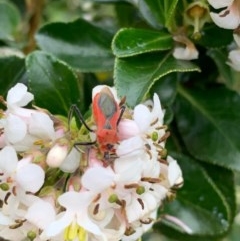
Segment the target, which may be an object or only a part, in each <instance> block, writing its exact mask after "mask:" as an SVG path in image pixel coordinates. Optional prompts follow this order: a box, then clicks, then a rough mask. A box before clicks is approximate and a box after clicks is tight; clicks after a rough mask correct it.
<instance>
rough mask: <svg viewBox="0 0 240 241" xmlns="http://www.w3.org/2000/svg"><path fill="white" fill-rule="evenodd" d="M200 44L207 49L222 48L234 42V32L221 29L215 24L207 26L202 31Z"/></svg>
mask: <svg viewBox="0 0 240 241" xmlns="http://www.w3.org/2000/svg"><path fill="white" fill-rule="evenodd" d="M201 33H202V34H201V35H202V37H201V38H200V39H199V41H197V43H198V44H201V45H203V46H204V47H207V48H221V47H224V46H227V45H228V44H230V43H231V42H232V41H233V34H232V30H229V29H223V28H219V27H218V26H216V25H215V24H206V25H205V26H204V28H203V29H202V31H201Z"/></svg>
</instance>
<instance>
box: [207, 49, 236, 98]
mask: <svg viewBox="0 0 240 241" xmlns="http://www.w3.org/2000/svg"><path fill="white" fill-rule="evenodd" d="M208 55H209V56H210V57H211V58H212V59H213V61H214V62H215V64H216V65H217V68H218V71H219V74H220V76H219V82H221V83H223V84H225V85H226V86H227V87H228V88H229V89H231V90H235V91H237V92H238V93H240V72H237V71H234V70H233V69H232V67H230V66H229V65H228V64H226V63H227V61H228V52H224V51H223V50H221V49H210V50H209V51H208Z"/></svg>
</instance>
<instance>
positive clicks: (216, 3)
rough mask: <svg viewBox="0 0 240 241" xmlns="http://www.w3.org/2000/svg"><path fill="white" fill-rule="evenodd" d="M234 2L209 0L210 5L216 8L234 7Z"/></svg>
mask: <svg viewBox="0 0 240 241" xmlns="http://www.w3.org/2000/svg"><path fill="white" fill-rule="evenodd" d="M233 1H234V0H208V2H209V4H210V5H212V6H213V7H214V8H216V9H218V8H224V7H228V6H230V5H232V3H233Z"/></svg>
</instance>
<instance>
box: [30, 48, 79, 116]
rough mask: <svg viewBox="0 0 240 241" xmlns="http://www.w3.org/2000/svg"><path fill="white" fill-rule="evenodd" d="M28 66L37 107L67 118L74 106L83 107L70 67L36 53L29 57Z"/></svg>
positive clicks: (75, 79)
mask: <svg viewBox="0 0 240 241" xmlns="http://www.w3.org/2000/svg"><path fill="white" fill-rule="evenodd" d="M26 66H27V71H28V77H29V86H30V90H31V92H32V93H33V94H34V100H35V103H36V105H37V106H39V107H41V108H46V109H48V110H49V111H50V112H51V113H53V114H62V115H65V116H67V114H68V111H69V108H70V106H71V105H72V104H77V105H78V106H79V107H81V106H82V103H81V96H80V93H79V84H78V80H77V77H76V76H75V74H74V72H73V71H72V69H71V68H70V67H69V66H68V65H66V64H65V63H63V62H61V61H59V60H58V59H56V58H55V57H52V56H51V55H48V54H46V53H44V52H40V51H36V52H33V53H32V54H30V55H29V56H28V57H27V59H26Z"/></svg>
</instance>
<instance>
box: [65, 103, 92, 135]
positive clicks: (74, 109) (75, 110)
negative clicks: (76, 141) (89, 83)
mask: <svg viewBox="0 0 240 241" xmlns="http://www.w3.org/2000/svg"><path fill="white" fill-rule="evenodd" d="M74 114H76V115H77V117H78V118H79V120H80V121H81V122H82V124H83V125H84V126H85V127H86V129H87V130H89V131H91V132H94V131H93V130H92V129H91V128H90V127H89V126H88V125H87V123H86V122H85V120H84V118H83V115H82V113H81V111H80V109H79V108H78V107H77V105H75V104H73V105H72V106H71V107H70V110H69V113H68V128H70V121H71V119H72V117H73V115H74Z"/></svg>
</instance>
